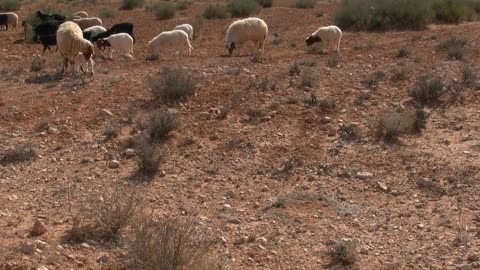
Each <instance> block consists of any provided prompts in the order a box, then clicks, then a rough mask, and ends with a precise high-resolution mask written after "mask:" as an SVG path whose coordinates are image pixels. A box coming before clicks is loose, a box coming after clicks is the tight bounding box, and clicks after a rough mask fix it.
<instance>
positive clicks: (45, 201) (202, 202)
mask: <svg viewBox="0 0 480 270" xmlns="http://www.w3.org/2000/svg"><path fill="white" fill-rule="evenodd" d="M205 2H207V1H203V2H195V3H194V4H192V5H190V6H189V8H188V9H187V10H186V11H180V12H178V13H177V15H176V16H175V18H173V19H170V20H166V21H157V20H155V18H154V17H153V15H152V14H150V13H148V12H146V11H145V10H144V9H136V10H133V11H120V10H118V7H119V3H113V4H108V5H107V4H98V5H95V6H94V5H90V4H87V3H82V4H76V5H69V6H68V7H66V6H65V5H64V4H50V6H52V7H55V8H56V9H67V8H68V9H69V10H72V11H76V10H86V11H88V12H89V13H90V14H93V15H96V14H98V12H99V10H100V8H102V7H106V8H110V9H112V10H114V12H115V15H116V16H115V17H113V18H110V19H105V20H104V24H105V25H106V26H107V27H108V26H111V25H112V24H113V23H116V22H121V21H131V22H133V23H134V25H135V30H134V31H135V35H136V38H137V43H136V45H135V47H134V57H135V60H122V59H121V58H119V57H118V55H114V60H105V59H102V58H97V59H96V64H97V65H96V74H95V75H94V76H93V78H90V77H86V78H85V79H83V78H82V77H73V76H70V75H68V76H58V75H57V73H58V71H59V64H60V60H59V57H58V55H57V54H56V53H55V52H47V53H46V54H45V56H44V59H45V68H44V69H42V70H41V71H39V72H33V71H30V65H31V62H32V59H33V56H34V55H35V54H38V53H41V45H39V44H26V43H24V42H23V32H22V31H17V32H8V33H5V32H1V33H0V36H1V38H0V48H1V50H0V69H1V77H0V101H1V103H0V153H4V152H5V151H7V149H10V148H13V147H14V146H16V145H20V144H25V143H28V144H31V145H33V146H34V149H35V151H36V155H37V157H36V159H35V160H33V161H28V162H25V163H18V164H11V165H5V166H2V165H0V269H27V268H22V267H38V266H42V265H43V266H45V267H47V268H48V269H111V268H110V267H113V266H112V265H113V264H120V265H122V264H123V262H125V261H126V260H128V254H127V248H128V241H126V240H125V239H128V237H129V233H128V231H129V230H128V229H127V230H125V231H122V232H121V234H122V235H121V236H120V238H121V239H120V240H118V242H114V243H99V242H94V241H88V242H87V244H84V245H81V244H70V243H67V242H64V241H62V239H63V236H64V235H65V234H66V232H67V231H68V230H69V229H70V228H71V226H72V217H73V215H74V213H75V210H76V209H78V208H79V207H80V206H81V205H82V202H84V201H85V199H86V198H88V197H91V196H102V194H104V193H105V192H108V191H109V190H111V189H112V188H115V187H117V186H130V187H132V188H134V189H135V190H137V191H138V193H139V194H141V198H142V199H143V200H142V201H143V202H142V203H143V205H142V207H143V208H144V209H149V210H153V212H154V214H155V215H156V216H157V217H160V218H162V217H175V216H182V215H189V216H193V217H194V218H195V219H197V220H198V221H199V222H200V223H199V224H200V226H202V227H204V228H205V229H208V230H212V231H214V232H215V234H216V235H217V236H218V237H223V239H224V240H225V242H224V243H221V244H220V245H219V246H218V251H219V252H220V254H221V255H224V256H225V258H227V260H228V262H229V269H326V268H328V263H329V262H330V257H329V256H328V255H327V253H326V251H327V250H328V249H329V248H330V246H331V245H332V243H334V241H337V240H340V239H348V241H354V242H355V243H356V244H357V245H356V251H357V253H358V257H357V258H356V266H357V267H358V268H360V269H457V268H459V269H472V268H479V267H480V266H479V263H480V262H479V261H478V260H479V256H480V209H479V196H478V194H480V193H479V185H478V180H479V178H478V177H479V173H478V171H479V168H480V167H479V165H480V162H479V155H480V141H479V133H478V130H479V126H480V122H479V121H480V92H479V90H478V88H476V86H475V84H473V85H472V86H467V87H465V90H464V93H463V94H464V99H463V100H462V102H456V103H454V104H453V105H452V106H449V107H448V108H442V107H440V106H437V107H433V108H427V109H428V110H429V113H430V117H429V119H428V123H427V127H426V129H425V130H424V132H423V133H422V134H421V135H412V136H402V137H401V138H400V142H399V143H397V144H393V145H386V144H384V143H382V142H381V141H377V140H376V139H375V138H374V136H373V135H372V131H371V129H370V126H371V125H372V123H374V122H375V119H377V118H378V117H379V116H380V115H382V114H384V113H385V112H388V111H389V110H398V109H402V108H403V109H405V110H407V111H408V110H411V107H409V105H408V104H409V103H408V99H409V96H408V90H409V89H410V88H412V87H413V85H414V84H415V81H416V78H417V76H419V75H421V74H424V73H433V74H436V75H438V76H440V77H441V78H442V79H443V80H444V82H445V83H451V82H454V83H455V82H457V83H460V82H461V81H462V73H461V68H462V66H464V65H465V64H468V65H470V66H471V67H472V68H473V70H474V71H478V70H479V69H480V66H479V64H478V61H477V59H478V58H479V53H480V49H479V46H480V43H479V41H478V29H479V27H480V23H476V22H474V23H465V24H460V25H432V26H430V27H429V29H428V30H425V31H404V32H387V33H362V32H345V33H344V36H343V40H342V44H341V55H340V62H339V64H338V66H336V67H329V65H328V63H329V62H330V63H331V62H332V61H334V60H332V59H334V57H335V56H334V54H333V53H329V54H327V55H318V54H307V53H306V51H305V44H304V38H305V36H306V35H307V34H308V33H310V32H313V31H314V30H315V29H316V28H317V27H319V26H321V25H327V24H331V22H332V21H333V19H332V18H333V13H334V11H335V4H332V3H329V2H320V1H319V3H318V4H317V6H316V7H315V8H314V9H307V10H302V9H295V8H291V7H289V4H288V3H287V2H286V1H284V2H280V3H278V2H277V3H276V4H275V6H274V7H273V8H269V9H263V10H262V11H261V12H260V14H259V16H260V17H261V18H263V19H264V20H265V21H266V22H267V24H268V26H269V30H270V34H269V36H268V38H267V43H266V46H265V55H264V57H263V58H262V59H260V62H255V61H252V59H251V57H249V56H247V55H246V54H244V55H242V56H241V57H232V58H228V57H226V53H227V52H226V50H225V49H224V48H225V44H224V31H225V29H226V27H227V26H228V25H229V24H230V23H231V22H232V21H233V19H225V20H205V21H204V24H203V27H202V29H201V30H200V33H199V35H198V38H196V39H195V40H193V42H192V45H193V47H194V51H193V54H192V56H191V57H188V56H185V52H184V51H181V52H180V54H179V55H178V56H173V55H171V56H165V57H164V58H161V59H160V60H158V61H146V60H145V55H146V49H147V47H146V43H147V42H148V41H149V40H150V39H151V38H152V37H154V36H155V35H157V34H158V33H159V32H161V31H164V30H168V29H172V28H173V27H174V26H175V25H177V24H180V23H188V22H192V20H193V18H194V16H195V15H196V14H198V13H199V12H201V11H202V10H203V9H204V8H205V6H206V5H207V3H205ZM37 8H38V5H37V4H24V5H23V6H22V8H21V10H20V11H19V12H18V14H19V15H20V20H22V18H24V17H25V16H27V15H28V14H31V13H32V12H34V11H35V10H36V9H37ZM318 11H322V12H323V13H324V15H323V16H321V17H317V16H316V15H315V14H316V13H317V12H318ZM274 34H277V35H278V37H277V39H279V40H280V41H275V42H274V39H275V37H274ZM452 37H457V38H462V39H465V40H466V42H467V43H466V46H465V60H464V61H455V60H448V58H447V55H446V53H445V52H444V51H439V50H437V49H436V47H437V45H438V44H439V43H440V42H442V41H445V40H447V39H450V38H452ZM274 43H275V44H274ZM278 43H279V44H278ZM402 47H404V48H407V49H408V50H409V51H410V55H409V56H408V57H405V58H397V57H396V55H397V53H398V51H399V49H400V48H402ZM248 48H250V47H248ZM296 61H303V63H309V62H310V63H309V64H310V65H313V66H304V65H300V69H301V72H300V74H299V75H293V76H290V74H289V70H290V68H291V66H292V65H293V64H294V63H295V62H296ZM177 65H178V66H181V67H183V68H184V69H186V70H187V71H188V72H190V73H191V74H193V75H194V76H195V78H196V79H197V81H198V85H199V88H198V91H197V92H196V94H195V96H193V97H190V98H188V99H187V100H186V101H185V102H183V103H181V104H178V105H170V108H174V109H176V110H177V112H176V113H177V114H178V115H179V117H180V119H181V123H182V125H181V128H180V129H179V130H177V131H175V132H174V134H173V136H171V137H170V138H169V139H168V141H167V142H164V147H165V148H166V149H167V150H168V156H167V157H166V162H165V163H164V164H162V170H164V171H165V175H164V176H161V175H157V176H155V177H154V179H152V180H151V181H147V182H140V183H138V182H134V181H131V180H130V178H129V176H131V175H132V174H133V173H134V172H135V171H136V166H137V165H136V162H135V158H127V157H126V156H125V155H124V154H123V153H124V151H125V149H126V141H127V140H128V139H129V138H130V137H131V136H132V135H131V133H132V130H134V127H135V122H138V119H142V118H143V117H145V116H147V115H148V114H149V113H151V112H153V111H156V110H162V109H165V108H167V106H166V105H161V106H157V105H155V104H154V103H152V101H151V95H150V93H149V90H148V86H147V83H146V75H147V74H155V73H156V72H158V71H160V70H161V69H162V68H163V67H166V66H177ZM402 67H404V68H406V69H407V70H408V71H409V73H408V77H407V79H406V80H404V81H400V82H393V81H391V80H390V79H389V77H390V76H391V74H392V71H393V70H394V69H399V68H402ZM376 71H382V72H384V73H385V74H386V78H385V79H384V80H382V81H380V83H379V84H378V86H377V87H367V86H366V85H365V84H364V83H362V81H363V80H365V78H366V77H367V76H368V75H369V74H372V73H373V72H376ZM310 75H311V77H312V78H313V86H312V87H304V86H301V84H302V80H303V79H305V78H307V77H308V76H310ZM307 79H308V78H307ZM311 94H315V95H316V96H317V97H318V99H322V100H333V101H335V103H336V106H335V108H332V109H329V110H321V109H320V108H319V107H318V106H307V105H305V102H304V101H305V100H308V99H309V98H310V96H311ZM238 97H240V99H238ZM232 100H236V106H235V107H234V108H233V109H232V111H231V112H230V113H229V114H228V116H227V118H226V119H224V120H219V119H216V118H215V111H216V109H218V108H219V107H220V106H227V105H228V104H229V103H230V102H231V101H232ZM251 109H261V110H263V111H264V112H266V114H267V117H263V118H262V119H260V121H257V122H255V121H248V116H247V112H248V111H249V110H251ZM105 110H108V111H109V112H111V114H109V113H107V112H105ZM129 119H133V122H129ZM42 123H48V125H49V126H50V127H51V130H50V131H51V132H45V131H43V132H42V131H39V130H38V126H39V125H40V124H42ZM346 123H353V124H354V125H356V126H358V127H359V129H360V130H361V138H360V139H359V140H357V141H354V142H345V141H343V140H341V139H340V137H339V128H340V127H341V126H342V125H344V124H346ZM112 125H118V126H120V127H121V131H120V135H119V136H118V137H117V138H114V139H112V140H108V141H107V140H105V139H104V138H105V136H104V135H103V132H104V130H105V129H106V128H107V127H110V126H112ZM112 159H117V160H118V161H119V162H120V166H119V168H115V169H111V168H109V166H108V164H109V162H110V160H112ZM362 172H368V173H371V174H372V175H371V177H368V176H367V177H361V176H362V175H363V174H362ZM359 173H360V174H359ZM229 191H233V192H234V194H235V196H233V198H227V196H226V193H227V192H229ZM231 194H232V192H229V195H231ZM36 219H39V220H41V221H42V222H43V223H44V224H45V226H46V227H47V232H46V233H45V234H43V235H41V236H36V237H32V236H30V235H29V233H30V231H31V228H32V225H33V222H34V220H36ZM252 236H253V237H254V238H253V237H252ZM242 237H252V239H255V238H257V240H258V241H257V240H256V241H253V242H248V243H243V244H238V243H236V242H237V241H238V240H239V239H241V238H242ZM262 237H263V238H262ZM122 239H123V240H122ZM36 240H41V241H44V242H46V243H47V244H48V247H41V248H38V249H37V250H36V251H35V253H34V254H25V253H24V252H22V251H23V248H22V247H24V246H25V245H26V244H29V243H35V241H36ZM458 240H462V241H458ZM103 255H107V257H108V258H109V262H108V263H107V264H106V265H101V264H100V263H99V262H97V261H98V260H97V259H98V258H99V257H101V256H103ZM2 267H3V268H2Z"/></svg>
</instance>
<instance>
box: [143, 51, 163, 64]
mask: <svg viewBox="0 0 480 270" xmlns="http://www.w3.org/2000/svg"><path fill="white" fill-rule="evenodd" d="M158 59H160V57H159V56H158V55H157V54H151V53H148V54H147V55H146V56H145V61H149V62H153V61H157V60H158Z"/></svg>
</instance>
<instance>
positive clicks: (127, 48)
mask: <svg viewBox="0 0 480 270" xmlns="http://www.w3.org/2000/svg"><path fill="white" fill-rule="evenodd" d="M97 47H99V48H105V47H111V49H112V50H111V51H110V58H112V56H113V51H114V50H121V51H124V52H126V54H125V55H126V56H128V57H129V58H131V59H133V56H132V54H133V38H132V37H131V36H130V35H129V34H127V33H119V34H114V35H111V36H109V37H107V38H101V39H99V40H97Z"/></svg>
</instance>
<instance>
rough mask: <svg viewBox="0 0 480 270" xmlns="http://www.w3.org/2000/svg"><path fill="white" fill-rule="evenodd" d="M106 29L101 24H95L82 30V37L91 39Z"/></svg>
mask: <svg viewBox="0 0 480 270" xmlns="http://www.w3.org/2000/svg"><path fill="white" fill-rule="evenodd" d="M105 31H107V29H105V28H104V27H103V26H99V25H95V26H92V27H89V28H87V29H85V30H83V38H84V39H86V40H90V41H92V38H93V37H95V36H97V35H98V34H100V33H103V32H105Z"/></svg>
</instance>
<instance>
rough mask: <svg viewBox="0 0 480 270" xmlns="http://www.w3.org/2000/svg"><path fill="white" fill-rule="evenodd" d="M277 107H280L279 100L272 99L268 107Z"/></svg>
mask: <svg viewBox="0 0 480 270" xmlns="http://www.w3.org/2000/svg"><path fill="white" fill-rule="evenodd" d="M278 107H280V102H278V101H272V104H271V105H270V108H272V109H276V108H278Z"/></svg>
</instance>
